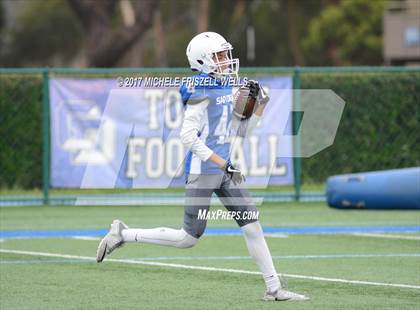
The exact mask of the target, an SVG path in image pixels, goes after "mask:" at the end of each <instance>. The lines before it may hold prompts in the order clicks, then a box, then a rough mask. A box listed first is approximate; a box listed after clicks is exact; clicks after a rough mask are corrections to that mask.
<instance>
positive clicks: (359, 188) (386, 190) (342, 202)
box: [326, 167, 420, 209]
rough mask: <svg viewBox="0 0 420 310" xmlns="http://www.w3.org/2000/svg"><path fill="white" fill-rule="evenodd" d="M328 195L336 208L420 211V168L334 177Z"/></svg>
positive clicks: (329, 202)
mask: <svg viewBox="0 0 420 310" xmlns="http://www.w3.org/2000/svg"><path fill="white" fill-rule="evenodd" d="M326 192H327V202H328V205H329V206H331V207H335V208H364V209H420V167H415V168H406V169H396V170H386V171H374V172H364V173H355V174H344V175H336V176H332V177H330V178H328V180H327V186H326Z"/></svg>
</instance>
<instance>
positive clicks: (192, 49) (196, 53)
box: [187, 32, 239, 77]
mask: <svg viewBox="0 0 420 310" xmlns="http://www.w3.org/2000/svg"><path fill="white" fill-rule="evenodd" d="M232 49H233V47H232V45H231V44H230V43H229V42H227V41H226V39H225V38H223V37H222V36H221V35H220V34H218V33H216V32H202V33H200V34H198V35H196V36H195V37H194V38H192V40H191V41H190V43H189V44H188V46H187V57H188V61H189V63H190V67H191V69H192V70H194V71H200V72H204V73H214V74H215V75H216V76H219V77H220V76H226V75H229V76H230V75H234V76H236V77H237V76H238V71H239V59H238V58H234V59H233V58H232ZM220 52H225V53H220ZM220 58H222V59H221V60H220Z"/></svg>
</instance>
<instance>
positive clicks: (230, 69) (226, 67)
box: [212, 47, 239, 76]
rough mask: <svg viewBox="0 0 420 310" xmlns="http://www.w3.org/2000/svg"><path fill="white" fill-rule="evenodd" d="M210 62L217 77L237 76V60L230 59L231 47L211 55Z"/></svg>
mask: <svg viewBox="0 0 420 310" xmlns="http://www.w3.org/2000/svg"><path fill="white" fill-rule="evenodd" d="M212 60H213V62H214V64H215V65H216V70H215V71H214V72H215V73H216V74H217V75H220V76H226V75H227V76H231V75H236V76H237V74H238V71H239V59H238V58H235V59H233V58H232V47H230V48H229V49H227V50H223V51H219V52H215V53H213V57H212Z"/></svg>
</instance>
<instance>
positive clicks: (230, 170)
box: [222, 160, 245, 185]
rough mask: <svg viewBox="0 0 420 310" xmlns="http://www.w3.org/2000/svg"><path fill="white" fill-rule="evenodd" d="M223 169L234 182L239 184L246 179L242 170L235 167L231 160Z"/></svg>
mask: <svg viewBox="0 0 420 310" xmlns="http://www.w3.org/2000/svg"><path fill="white" fill-rule="evenodd" d="M222 169H223V170H224V171H225V173H226V174H227V175H228V176H229V178H230V179H231V180H232V182H233V184H235V185H238V184H241V183H242V182H244V181H245V176H244V175H243V174H242V172H241V170H239V169H237V168H235V167H234V166H233V165H232V163H231V162H230V160H228V161H226V163H225V165H224V166H223V168H222Z"/></svg>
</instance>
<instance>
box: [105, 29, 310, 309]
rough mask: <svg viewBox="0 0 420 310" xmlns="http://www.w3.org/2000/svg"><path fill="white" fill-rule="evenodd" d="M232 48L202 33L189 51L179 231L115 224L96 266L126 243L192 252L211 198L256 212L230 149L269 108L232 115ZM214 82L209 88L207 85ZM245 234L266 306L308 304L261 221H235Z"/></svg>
mask: <svg viewBox="0 0 420 310" xmlns="http://www.w3.org/2000/svg"><path fill="white" fill-rule="evenodd" d="M232 49H233V48H232V45H231V44H230V43H228V42H227V41H226V40H225V39H224V38H223V37H222V36H221V35H219V34H217V33H214V32H204V33H200V34H198V35H196V36H195V37H194V38H193V39H192V40H191V42H190V43H189V44H188V46H187V50H186V54H187V58H188V61H189V63H190V67H191V69H192V70H193V71H197V73H198V74H197V75H195V76H194V77H193V79H192V80H191V81H190V82H189V83H187V84H186V85H183V86H182V87H181V88H180V92H181V96H182V100H183V103H184V105H185V114H184V120H183V124H182V129H181V134H180V136H181V141H182V143H183V144H184V145H185V147H187V148H188V149H189V154H188V156H187V160H186V166H185V172H186V176H187V181H186V206H185V210H184V224H183V227H182V228H181V229H171V228H164V227H159V228H153V229H133V228H128V227H127V225H125V224H124V223H123V222H122V221H120V220H114V222H113V223H112V224H111V229H110V231H109V233H108V234H107V235H106V236H105V237H104V238H103V239H102V240H101V242H100V244H99V247H98V250H97V261H98V262H102V261H103V259H104V258H105V256H107V255H109V254H110V253H111V252H112V251H113V250H115V249H116V248H118V247H120V246H121V245H122V244H124V243H126V242H138V243H149V244H159V245H165V246H174V247H177V248H190V247H193V246H194V245H195V244H196V243H197V242H198V240H199V238H200V237H201V236H202V235H203V233H204V230H205V228H206V222H207V221H206V220H205V219H201V218H199V216H198V215H199V212H200V210H201V212H202V211H203V210H205V211H208V209H209V205H210V200H211V196H212V194H213V193H216V195H217V196H218V197H219V199H220V200H221V202H222V203H223V205H224V206H225V207H226V208H227V209H228V210H229V211H235V212H236V214H243V213H244V212H246V213H247V214H249V212H257V209H256V206H255V204H254V203H253V201H252V199H251V197H250V195H249V193H248V192H247V190H246V189H245V188H243V186H242V185H241V183H242V182H243V181H244V176H243V175H242V173H241V171H240V169H238V168H237V167H235V166H234V165H233V164H232V163H231V161H230V147H231V142H232V139H234V138H235V137H236V136H242V137H243V136H245V135H246V134H247V133H249V131H250V130H252V128H253V127H254V126H255V125H256V124H257V122H258V121H259V119H260V117H261V115H262V113H263V111H264V108H265V104H266V102H264V101H260V102H259V104H258V105H257V106H256V108H255V109H253V114H252V115H251V116H250V117H242V116H241V115H239V116H236V115H237V113H236V114H234V113H232V112H233V109H234V107H233V104H234V103H233V98H234V96H233V95H232V86H231V85H229V83H222V81H223V78H225V77H231V76H236V77H237V76H238V70H239V59H237V58H232ZM209 81H210V83H209ZM247 88H248V89H249V97H251V99H254V100H257V99H258V98H259V96H260V87H259V85H258V82H256V81H249V82H248V85H247ZM235 220H236V222H237V224H238V225H239V227H240V228H241V230H242V233H243V236H244V237H245V241H246V244H247V247H248V251H249V254H250V255H251V257H252V258H253V259H254V260H255V262H256V264H257V265H258V267H259V269H260V270H261V273H262V276H263V278H264V281H265V284H266V293H265V295H264V297H263V300H267V301H269V300H273V301H274V300H279V301H281V300H306V299H308V298H307V297H306V296H304V295H301V294H297V293H293V292H290V291H288V290H286V285H285V283H283V282H284V281H281V280H283V279H282V278H281V277H280V278H279V276H278V274H277V272H276V270H275V268H274V265H273V261H272V258H271V254H270V251H269V249H268V247H267V243H266V241H265V239H264V234H263V231H262V228H261V225H260V223H259V221H258V219H255V218H254V219H247V218H246V217H240V216H239V217H236V219H235Z"/></svg>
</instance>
